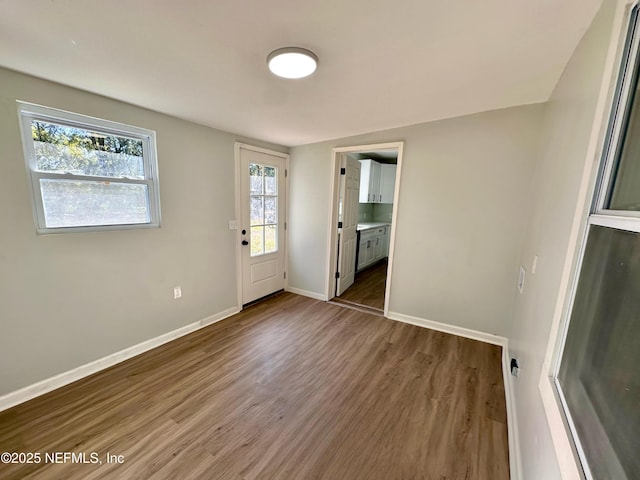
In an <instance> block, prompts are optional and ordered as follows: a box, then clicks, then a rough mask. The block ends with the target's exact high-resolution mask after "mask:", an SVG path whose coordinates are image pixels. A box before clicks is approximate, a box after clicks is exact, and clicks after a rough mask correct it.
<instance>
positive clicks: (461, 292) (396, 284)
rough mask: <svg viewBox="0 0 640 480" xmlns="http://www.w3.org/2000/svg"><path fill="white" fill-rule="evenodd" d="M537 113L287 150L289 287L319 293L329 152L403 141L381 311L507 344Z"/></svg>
mask: <svg viewBox="0 0 640 480" xmlns="http://www.w3.org/2000/svg"><path fill="white" fill-rule="evenodd" d="M542 113H543V106H542V105H529V106H523V107H517V108H509V109H504V110H497V111H492V112H485V113H480V114H476V115H470V116H465V117H458V118H454V119H449V120H443V121H438V122H431V123H426V124H420V125H414V126H410V127H404V128H398V129H392V130H387V131H382V132H375V133H370V134H366V135H360V136H355V137H349V138H342V139H338V140H334V141H327V142H322V143H316V144H311V145H304V146H299V147H294V148H292V149H291V201H290V206H291V207H290V225H291V227H290V229H289V240H290V243H289V245H290V249H289V285H290V286H291V287H294V288H298V289H301V290H305V291H307V292H310V293H313V294H315V295H323V294H326V292H325V288H326V280H327V279H326V278H325V275H326V258H327V228H328V215H329V207H330V196H331V192H330V178H331V164H332V153H331V149H332V148H334V147H341V146H350V145H366V144H372V143H381V142H391V141H398V140H403V141H404V142H405V146H404V158H403V165H402V179H401V184H400V197H399V204H398V217H397V218H395V219H394V222H395V223H396V225H397V237H396V254H395V258H394V272H393V278H392V290H391V296H390V310H391V311H392V312H398V313H403V314H406V315H412V316H415V317H419V318H423V319H428V320H434V321H438V322H443V323H447V324H451V325H457V326H461V327H466V328H471V329H475V330H480V331H483V332H487V333H495V334H498V335H505V336H506V335H507V333H508V332H509V325H510V322H511V317H512V315H513V308H514V302H515V297H514V291H515V287H516V280H517V271H518V264H519V259H520V254H521V248H522V242H523V240H524V237H523V232H524V228H525V225H526V222H527V218H528V214H529V204H530V202H529V191H530V190H529V189H530V179H531V175H532V173H533V168H534V163H535V159H536V152H537V146H538V138H539V127H540V122H541V120H542Z"/></svg>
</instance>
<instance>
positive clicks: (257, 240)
mask: <svg viewBox="0 0 640 480" xmlns="http://www.w3.org/2000/svg"><path fill="white" fill-rule="evenodd" d="M263 253H264V227H251V256H252V257H255V256H256V255H262V254H263Z"/></svg>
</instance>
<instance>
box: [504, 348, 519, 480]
mask: <svg viewBox="0 0 640 480" xmlns="http://www.w3.org/2000/svg"><path fill="white" fill-rule="evenodd" d="M513 378H514V377H513V376H512V375H511V355H510V353H509V345H505V346H504V347H502V380H503V382H504V395H505V398H506V401H507V426H508V430H507V433H508V435H509V471H510V474H511V475H510V478H511V480H520V479H521V478H522V463H521V461H520V459H521V457H520V432H519V431H518V415H517V411H516V397H515V391H514V385H513Z"/></svg>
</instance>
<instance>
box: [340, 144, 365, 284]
mask: <svg viewBox="0 0 640 480" xmlns="http://www.w3.org/2000/svg"><path fill="white" fill-rule="evenodd" d="M343 159H344V160H343V162H342V168H344V169H345V170H344V171H345V174H344V175H341V178H342V182H340V183H341V188H340V210H339V212H340V213H339V218H340V220H339V221H341V222H342V228H340V232H339V233H340V235H339V244H338V273H339V276H338V281H337V284H336V290H337V292H336V295H337V296H340V295H342V294H343V293H344V291H345V290H346V289H347V288H349V287H350V286H351V285H353V281H354V279H355V274H356V249H357V247H358V236H357V227H358V197H359V192H360V161H359V160H355V159H353V158H350V157H347V156H346V155H345V156H344V157H343Z"/></svg>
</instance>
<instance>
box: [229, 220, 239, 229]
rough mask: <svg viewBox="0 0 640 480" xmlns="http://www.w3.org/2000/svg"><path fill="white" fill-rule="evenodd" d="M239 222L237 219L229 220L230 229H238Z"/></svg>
mask: <svg viewBox="0 0 640 480" xmlns="http://www.w3.org/2000/svg"><path fill="white" fill-rule="evenodd" d="M237 229H238V222H237V221H236V220H229V230H237Z"/></svg>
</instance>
